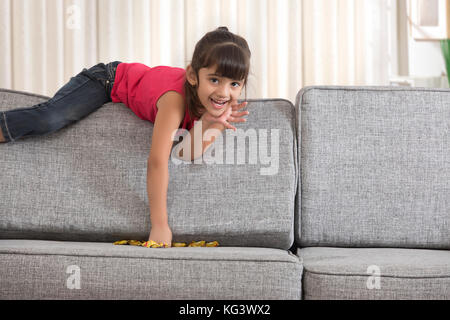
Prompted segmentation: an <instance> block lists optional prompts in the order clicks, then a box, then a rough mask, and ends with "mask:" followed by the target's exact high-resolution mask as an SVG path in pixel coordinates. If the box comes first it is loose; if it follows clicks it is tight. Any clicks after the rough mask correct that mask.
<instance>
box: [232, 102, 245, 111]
mask: <svg viewBox="0 0 450 320" xmlns="http://www.w3.org/2000/svg"><path fill="white" fill-rule="evenodd" d="M247 105H248V102H247V101H244V102H242V103H240V104H236V105H234V106H233V111H237V110H239V109H242V108H245V107H246V106H247Z"/></svg>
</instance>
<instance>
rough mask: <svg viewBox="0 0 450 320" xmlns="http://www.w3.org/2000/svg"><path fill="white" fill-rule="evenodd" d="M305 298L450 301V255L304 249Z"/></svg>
mask: <svg viewBox="0 0 450 320" xmlns="http://www.w3.org/2000/svg"><path fill="white" fill-rule="evenodd" d="M297 255H298V256H299V257H300V259H301V261H302V263H303V266H304V277H303V292H304V298H305V299H394V300H398V299H450V251H447V250H424V249H394V248H365V249H361V248H330V247H308V248H302V249H298V250H297Z"/></svg>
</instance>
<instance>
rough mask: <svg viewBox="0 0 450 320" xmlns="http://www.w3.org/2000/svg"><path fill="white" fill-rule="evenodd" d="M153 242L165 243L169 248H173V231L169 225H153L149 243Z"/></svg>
mask: <svg viewBox="0 0 450 320" xmlns="http://www.w3.org/2000/svg"><path fill="white" fill-rule="evenodd" d="M150 240H153V241H155V242H157V243H163V244H164V245H167V247H171V246H172V230H170V227H169V225H168V224H160V225H158V224H155V225H152V230H151V231H150V236H149V237H148V241H150Z"/></svg>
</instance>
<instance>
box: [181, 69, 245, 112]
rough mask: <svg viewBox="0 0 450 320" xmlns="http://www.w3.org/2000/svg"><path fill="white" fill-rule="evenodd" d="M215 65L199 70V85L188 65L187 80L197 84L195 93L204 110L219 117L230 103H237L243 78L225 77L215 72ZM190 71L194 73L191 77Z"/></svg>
mask: <svg viewBox="0 0 450 320" xmlns="http://www.w3.org/2000/svg"><path fill="white" fill-rule="evenodd" d="M215 72H216V67H211V68H201V69H200V70H199V81H200V86H198V83H197V81H196V79H195V73H194V72H193V70H192V68H190V66H189V67H188V72H187V74H188V81H189V82H190V83H191V85H197V94H198V97H199V99H200V102H201V103H202V105H203V106H204V107H205V109H206V111H208V112H209V113H211V114H212V115H213V116H216V117H219V116H220V115H221V114H222V113H223V112H224V111H225V109H226V108H227V107H228V106H229V105H230V104H233V105H234V104H237V99H238V98H239V96H240V95H241V92H242V88H243V85H244V81H243V80H236V79H230V78H225V77H222V76H219V75H217V74H215ZM192 73H194V75H193V77H192Z"/></svg>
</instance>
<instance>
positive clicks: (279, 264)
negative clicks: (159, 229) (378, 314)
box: [0, 86, 450, 300]
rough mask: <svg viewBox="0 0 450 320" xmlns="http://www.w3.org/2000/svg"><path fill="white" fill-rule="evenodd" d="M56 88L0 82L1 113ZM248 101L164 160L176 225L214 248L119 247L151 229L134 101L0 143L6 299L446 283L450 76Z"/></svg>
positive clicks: (358, 289)
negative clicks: (429, 82) (228, 125)
mask: <svg viewBox="0 0 450 320" xmlns="http://www.w3.org/2000/svg"><path fill="white" fill-rule="evenodd" d="M46 99H48V97H44V96H39V95H35V94H30V93H25V92H17V91H11V90H0V112H1V111H5V110H9V109H13V108H17V107H24V106H30V105H33V104H36V103H39V102H42V101H44V100H46ZM249 102H250V103H249V105H248V107H247V108H248V110H249V111H250V115H249V116H248V121H247V122H246V123H239V124H237V128H238V129H239V130H238V131H237V132H236V133H233V132H232V131H231V130H226V131H225V132H224V134H223V135H222V139H219V140H217V141H216V142H215V143H214V145H213V146H214V147H212V148H211V149H210V150H209V151H208V152H207V154H206V155H205V157H204V158H203V159H200V160H201V161H197V162H184V161H181V160H179V159H177V158H175V157H172V158H171V159H170V161H169V174H170V181H169V187H168V195H167V198H168V200H167V208H168V213H169V223H170V225H171V227H172V232H173V241H175V242H190V241H194V240H207V241H213V240H217V241H219V243H220V246H219V247H214V248H191V247H189V248H170V249H148V248H144V247H136V246H115V245H113V242H114V241H117V240H121V239H137V240H147V237H148V233H149V230H150V218H149V209H148V208H149V207H148V199H147V193H146V177H147V175H146V164H147V163H146V161H147V156H148V154H149V150H150V146H151V137H152V129H153V124H151V123H150V122H146V121H142V120H141V119H139V118H138V117H136V116H135V115H134V114H133V113H132V112H131V111H130V110H129V109H128V108H126V107H125V106H124V105H122V104H114V103H108V104H105V105H104V106H103V107H102V108H101V109H99V110H98V111H96V112H95V113H93V114H91V115H89V116H88V117H86V118H85V119H83V120H82V121H80V122H78V123H76V124H74V125H71V126H69V127H66V128H64V129H62V130H60V131H59V132H57V133H54V134H50V135H47V136H43V137H29V138H26V139H23V140H18V141H16V142H15V143H11V144H0V170H1V176H0V188H1V190H2V192H1V193H0V205H1V207H0V299H194V300H196V299H214V300H216V299H224V300H232V299H243V300H245V299H262V300H265V299H286V300H300V299H450V252H449V251H448V249H449V248H450V200H449V199H450V135H449V127H450V90H443V89H442V90H439V89H422V88H415V89H411V88H399V87H333V86H315V87H305V88H303V89H302V90H300V92H299V93H298V95H297V99H296V101H295V106H294V105H293V104H292V103H291V102H289V101H287V100H283V99H260V100H249ZM0 115H1V113H0ZM184 134H186V132H183V131H181V130H180V132H179V134H178V135H177V139H179V138H180V137H181V136H182V135H184Z"/></svg>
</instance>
